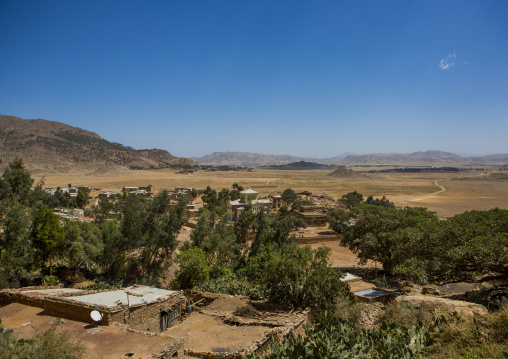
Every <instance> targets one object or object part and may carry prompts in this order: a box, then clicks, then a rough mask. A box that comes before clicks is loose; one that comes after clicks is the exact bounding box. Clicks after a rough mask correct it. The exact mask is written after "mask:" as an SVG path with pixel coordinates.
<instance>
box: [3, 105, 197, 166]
mask: <svg viewBox="0 0 508 359" xmlns="http://www.w3.org/2000/svg"><path fill="white" fill-rule="evenodd" d="M16 157H19V158H22V159H23V161H24V163H25V166H26V167H27V168H28V169H29V170H31V171H35V172H37V171H43V172H65V171H71V170H98V171H104V172H108V171H112V170H125V169H150V168H155V169H157V168H164V167H170V166H175V165H176V166H179V165H186V164H194V162H193V161H192V160H191V159H189V158H180V157H175V156H173V155H172V154H171V153H169V152H167V151H164V150H159V149H144V150H135V149H133V148H132V147H127V146H124V145H122V144H119V143H114V142H109V141H107V140H105V139H103V138H101V137H100V136H99V135H98V134H96V133H95V132H90V131H86V130H83V129H81V128H78V127H73V126H69V125H67V124H65V123H61V122H54V121H47V120H42V119H37V120H24V119H22V118H19V117H14V116H6V115H0V159H1V160H2V166H5V165H6V164H7V163H9V162H10V161H12V160H13V159H14V158H16Z"/></svg>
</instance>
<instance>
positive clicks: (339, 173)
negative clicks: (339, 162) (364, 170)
mask: <svg viewBox="0 0 508 359" xmlns="http://www.w3.org/2000/svg"><path fill="white" fill-rule="evenodd" d="M327 176H331V177H338V178H345V177H365V175H363V174H361V173H358V172H355V171H353V170H351V169H348V168H344V167H339V168H337V169H336V170H335V171H333V172H332V173H330V174H328V175H327Z"/></svg>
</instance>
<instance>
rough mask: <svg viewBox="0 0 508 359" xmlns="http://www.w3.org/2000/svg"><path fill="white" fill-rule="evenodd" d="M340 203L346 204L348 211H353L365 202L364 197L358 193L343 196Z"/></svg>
mask: <svg viewBox="0 0 508 359" xmlns="http://www.w3.org/2000/svg"><path fill="white" fill-rule="evenodd" d="M339 202H342V203H344V204H345V205H346V207H347V209H351V208H353V207H354V206H357V205H359V204H360V203H362V202H363V195H362V194H361V193H358V192H357V191H354V192H349V193H346V194H344V195H342V197H341V198H340V199H339Z"/></svg>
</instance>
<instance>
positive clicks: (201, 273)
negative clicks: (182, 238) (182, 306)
mask: <svg viewBox="0 0 508 359" xmlns="http://www.w3.org/2000/svg"><path fill="white" fill-rule="evenodd" d="M177 260H178V262H179V263H180V269H179V270H178V272H176V278H175V279H174V280H173V282H172V283H171V287H173V288H176V289H189V288H194V287H195V286H197V285H199V284H201V283H204V282H206V281H208V279H209V278H210V266H209V265H208V262H207V261H206V258H205V253H204V252H203V250H202V249H201V248H190V249H186V250H184V251H182V252H181V253H180V254H179V255H178V257H177Z"/></svg>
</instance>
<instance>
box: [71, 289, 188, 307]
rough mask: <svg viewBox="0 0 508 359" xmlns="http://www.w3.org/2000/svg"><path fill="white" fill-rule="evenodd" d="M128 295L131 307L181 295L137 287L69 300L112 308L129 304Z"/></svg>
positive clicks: (172, 291) (175, 292)
mask: <svg viewBox="0 0 508 359" xmlns="http://www.w3.org/2000/svg"><path fill="white" fill-rule="evenodd" d="M127 293H128V295H129V305H137V304H143V303H151V302H155V301H157V300H158V299H165V298H169V297H172V296H174V295H175V294H177V293H180V291H175V290H166V289H160V288H154V287H148V286H144V285H135V286H132V287H128V288H125V289H120V290H114V291H110V292H100V293H95V294H87V295H80V296H75V297H69V298H67V299H69V300H72V301H76V302H81V303H85V304H94V305H104V306H106V307H110V308H112V307H116V306H117V305H122V304H127Z"/></svg>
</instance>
